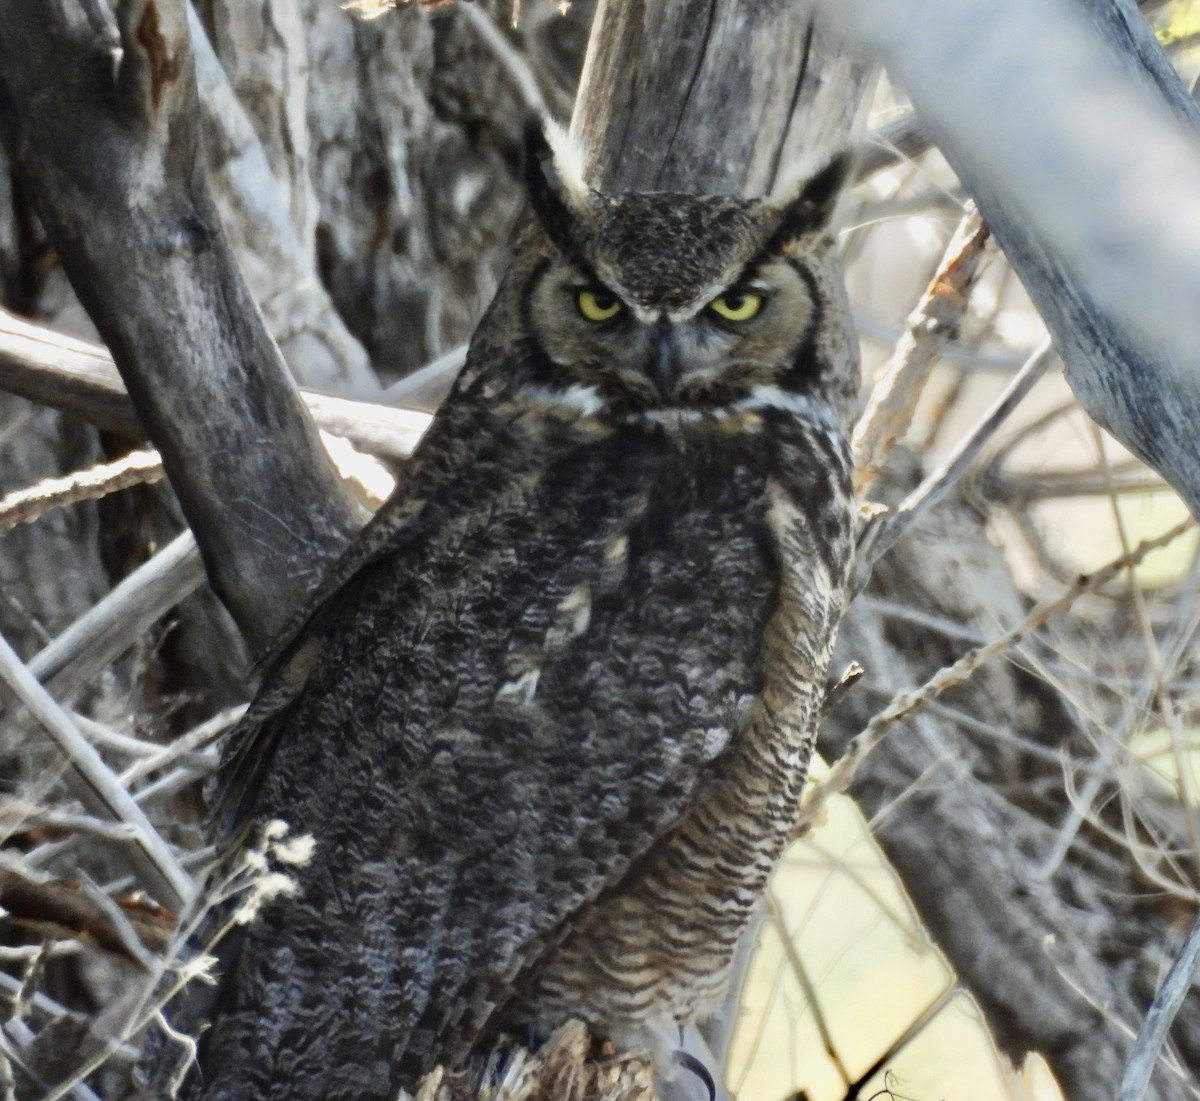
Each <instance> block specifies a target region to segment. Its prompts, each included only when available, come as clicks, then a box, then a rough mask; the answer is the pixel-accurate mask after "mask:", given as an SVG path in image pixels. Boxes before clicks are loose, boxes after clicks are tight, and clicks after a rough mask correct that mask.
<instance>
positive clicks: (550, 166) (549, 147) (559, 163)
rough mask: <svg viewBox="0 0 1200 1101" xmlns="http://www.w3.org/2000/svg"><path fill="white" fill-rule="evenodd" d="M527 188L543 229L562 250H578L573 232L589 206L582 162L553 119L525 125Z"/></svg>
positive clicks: (572, 251) (530, 121)
mask: <svg viewBox="0 0 1200 1101" xmlns="http://www.w3.org/2000/svg"><path fill="white" fill-rule="evenodd" d="M525 187H526V189H527V190H528V192H529V203H530V205H531V206H532V207H533V212H534V214H535V215H537V220H538V221H539V222H540V223H541V225H542V228H543V229H544V230H545V231H546V232H547V233H548V234H549V236H550V239H551V240H552V241H553V242H554V243H555V245H557V246H558V248H559V249H560V250H562V251H563V252H564V253H567V254H573V253H575V252H576V251H578V250H577V247H576V244H575V239H574V234H573V229H574V227H575V225H576V224H577V223H578V217H579V214H580V213H581V211H582V208H583V207H584V205H585V204H586V202H587V194H588V191H587V187H586V185H585V184H584V182H583V176H582V173H581V172H580V171H579V158H578V156H577V155H576V154H575V149H574V146H573V145H572V144H571V141H570V138H569V137H568V136H567V134H566V132H565V131H564V130H563V129H562V127H561V126H559V125H558V124H557V123H556V122H553V121H552V120H550V119H540V118H538V117H537V116H533V117H531V118H530V119H529V120H528V122H526V123H525Z"/></svg>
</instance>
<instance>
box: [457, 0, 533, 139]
mask: <svg viewBox="0 0 1200 1101" xmlns="http://www.w3.org/2000/svg"><path fill="white" fill-rule="evenodd" d="M458 13H459V15H460V16H462V18H464V19H465V20H466V21H467V22H468V23H470V24H471V26H472V27H473V28H474V29H475V33H476V34H478V35H479V37H480V38H482V39H483V41H484V44H485V45H486V46H487V47H488V49H489V50H491V51H492V56H494V57H495V58H496V60H497V61H498V62H500V65H501V67H502V68H503V69H504V71H505V72H506V73H507V74H508V77H509V79H510V80H511V81H512V82H513V84H514V85H516V88H517V91H518V92H519V93H520V96H521V98H522V99H523V100H524V101H525V107H526V109H527V110H529V111H532V112H533V113H534V114H536V115H538V116H539V117H540V118H549V117H550V109H549V108H548V107H547V106H546V100H545V97H544V96H543V95H542V89H541V87H540V86H539V85H538V82H537V78H536V77H535V76H534V75H533V70H532V69H530V67H529V62H527V61H526V60H525V58H523V57H522V56H521V55H520V54H519V53H518V52H517V51H516V50H514V49H513V47H512V43H510V42H509V40H508V39H507V38H505V37H504V33H503V32H502V31H501V30H500V28H499V27H497V26H496V24H495V22H493V20H492V17H491V16H490V15H488V13H487V12H486V11H484V9H483V8H482V7H481V6H480V5H478V4H460V5H459V6H458Z"/></svg>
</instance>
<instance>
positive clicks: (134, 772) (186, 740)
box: [119, 704, 246, 788]
mask: <svg viewBox="0 0 1200 1101" xmlns="http://www.w3.org/2000/svg"><path fill="white" fill-rule="evenodd" d="M245 713H246V705H245V704H241V705H239V706H237V707H227V708H226V709H225V710H224V711H221V712H218V713H217V714H216V715H214V716H213V717H212V718H211V719H206V720H205V721H204V722H202V723H201V724H200V725H199V726H196V727H193V728H192V729H191V730H189V731H188V732H187V733H186V734H183V735H181V736H180V737H178V738H176V739H175V740H174V741H173V742H172V743H171V744H170V745H169V746H166V747H164V748H163V749H161V751H160V752H159V753H157V754H156V755H155V756H153V757H147V758H145V759H143V760H140V761H137V762H135V763H134V764H132V765H130V767H129V768H127V769H126V770H125V771H124V772H122V773H121V775H120V777H119V780H120V784H121V786H122V787H125V788H127V787H129V786H130V785H131V784H134V783H136V782H137V781H138V780H140V779H141V778H142V777H143V776H148V775H149V774H150V773H151V772H154V771H155V770H156V769H160V768H162V767H163V766H164V765H169V764H170V763H171V762H172V761H175V760H177V759H178V758H179V757H182V756H183V755H184V754H187V753H192V752H194V751H195V750H197V749H201V748H202V747H204V746H206V745H208V744H209V742H211V741H213V740H214V739H216V738H218V737H220V735H222V734H223V733H225V731H226V730H228V729H229V728H230V727H231V726H234V725H235V724H237V723H238V722H239V721H240V720H241V717H242V716H243V715H244V714H245Z"/></svg>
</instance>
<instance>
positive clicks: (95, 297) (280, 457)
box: [0, 0, 360, 645]
mask: <svg viewBox="0 0 1200 1101" xmlns="http://www.w3.org/2000/svg"><path fill="white" fill-rule="evenodd" d="M103 14H104V13H103V12H102V11H101V9H100V8H99V7H97V8H93V9H92V10H91V11H90V12H88V13H86V14H85V13H84V12H83V11H82V10H80V8H77V7H75V6H74V5H62V6H59V5H54V6H51V7H46V6H45V5H44V4H41V3H38V2H36V0H5V2H4V3H3V4H0V23H2V24H3V26H4V28H5V33H4V35H3V36H0V137H2V139H3V142H4V145H5V149H6V151H7V152H8V155H9V157H10V159H11V161H12V163H13V167H14V171H15V172H16V173H17V174H18V175H19V176H20V177H21V178H22V179H23V180H25V181H26V184H27V187H28V189H29V191H30V193H31V194H33V195H34V196H35V198H36V201H37V207H38V211H39V214H40V216H41V219H42V221H43V223H44V225H45V227H46V230H47V233H48V234H49V236H50V238H51V240H52V241H53V242H54V245H55V248H56V249H57V251H58V253H59V256H60V258H61V260H62V263H63V266H64V267H65V268H66V270H67V273H68V274H69V275H70V277H71V281H72V284H73V285H74V287H75V288H76V291H77V292H78V294H79V296H80V299H81V301H82V302H83V303H84V305H85V307H86V308H87V309H88V312H89V313H90V314H91V316H92V318H93V320H94V321H95V323H96V326H97V328H98V329H99V330H100V332H101V334H102V335H103V337H104V339H105V342H106V343H107V344H108V346H109V348H110V349H111V350H112V352H113V356H114V359H115V360H116V361H117V363H118V366H119V368H120V370H121V371H122V373H123V377H124V378H125V381H126V385H127V387H128V389H129V392H130V395H131V397H132V399H133V402H134V405H135V407H136V408H137V410H138V415H139V418H140V420H141V421H142V423H143V424H145V425H146V426H147V428H148V429H149V431H150V434H151V437H152V438H153V439H154V441H155V443H156V444H157V446H158V447H159V449H160V451H161V452H162V454H163V458H164V462H165V463H166V467H167V471H168V474H169V476H170V478H171V483H172V485H173V486H174V488H175V490H176V493H177V494H178V496H179V499H180V503H181V504H182V506H183V509H184V513H185V515H186V516H187V517H188V520H189V522H190V524H191V525H192V527H193V530H194V531H195V533H196V536H197V540H198V542H199V544H200V547H201V551H202V553H203V555H204V559H205V565H206V567H207V569H208V572H209V576H210V578H211V579H212V581H213V587H214V589H215V590H216V592H217V593H218V595H219V596H220V597H221V598H222V600H223V601H224V602H225V604H226V606H227V607H228V608H229V609H230V611H231V612H232V613H233V615H234V618H235V619H236V620H237V621H238V623H239V626H240V627H241V629H242V631H243V632H244V634H245V635H246V637H247V638H248V639H249V640H250V641H251V643H252V644H255V645H263V644H265V643H266V641H267V640H268V639H269V638H271V637H272V636H273V634H274V633H275V631H276V630H277V629H278V628H279V626H280V625H281V623H282V622H283V621H284V620H285V619H286V617H287V615H288V612H289V609H291V608H294V607H295V606H296V605H298V604H299V603H300V602H301V601H302V600H303V599H304V597H305V596H306V594H307V593H308V591H309V590H310V589H311V587H312V585H313V584H314V583H315V581H316V579H317V578H318V577H319V576H320V574H321V572H322V570H323V564H324V563H326V562H328V561H329V560H330V559H331V558H332V557H333V556H335V555H336V554H338V553H339V552H340V550H341V549H342V547H343V546H344V545H345V543H346V542H347V540H348V539H349V537H350V535H351V534H352V533H353V532H354V531H355V530H356V529H357V527H358V524H359V522H360V517H359V515H358V514H357V512H356V510H355V508H354V506H353V505H352V504H351V503H350V502H349V500H348V498H347V497H346V496H345V495H344V494H343V493H342V492H341V490H340V488H339V486H338V481H337V477H336V474H335V473H334V470H333V468H332V465H331V464H330V463H329V461H328V459H327V457H326V455H325V454H324V451H323V450H322V449H321V447H320V445H319V442H318V439H317V434H316V429H315V427H314V426H313V424H312V421H311V419H310V418H309V417H308V415H307V413H306V412H305V409H304V406H303V404H302V403H301V401H300V399H299V396H298V394H297V392H296V389H295V386H294V384H293V383H292V382H291V380H290V378H289V377H288V375H287V373H286V370H285V369H284V366H283V361H282V359H281V357H280V355H279V351H278V349H277V348H276V347H275V345H274V343H273V342H272V341H271V339H270V337H269V336H268V334H267V332H266V330H265V329H264V327H263V324H262V320H261V317H260V315H259V313H258V311H257V310H256V308H255V306H254V303H253V301H252V299H251V298H250V295H249V292H248V291H247V289H246V286H245V282H244V281H243V279H242V277H241V275H240V274H239V272H238V270H237V265H236V263H235V261H234V259H233V256H232V253H231V252H230V249H229V246H228V243H227V242H226V240H225V237H224V234H223V232H222V229H221V225H220V221H219V218H218V216H217V212H216V209H215V207H214V206H213V202H212V198H211V196H210V194H209V191H208V187H207V184H206V181H205V176H204V169H203V164H202V161H201V156H200V144H199V134H198V125H199V114H198V110H199V108H198V102H197V94H196V86H195V80H194V77H193V66H192V57H191V53H190V50H189V48H188V35H187V24H186V15H185V8H184V5H183V4H182V3H180V2H178V0H141V2H138V3H128V4H122V5H121V6H120V17H121V25H120V29H119V39H118V38H117V37H116V35H117V31H116V29H115V28H114V27H112V26H111V25H107V26H106V25H105V21H104V20H103ZM118 41H119V44H120V46H121V49H122V51H123V52H122V55H121V60H120V64H119V65H118V66H116V67H115V68H114V66H113V61H112V57H113V55H112V49H113V47H114V45H116V44H117V42H118ZM231 456H236V461H235V462H230V457H231ZM267 486H270V487H272V491H271V492H264V489H265V487H267ZM264 529H265V531H266V533H267V535H266V537H265V538H264Z"/></svg>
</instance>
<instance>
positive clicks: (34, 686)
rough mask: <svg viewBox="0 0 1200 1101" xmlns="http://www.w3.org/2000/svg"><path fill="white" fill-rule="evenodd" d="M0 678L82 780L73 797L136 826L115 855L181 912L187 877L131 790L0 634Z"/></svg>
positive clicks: (105, 815)
mask: <svg viewBox="0 0 1200 1101" xmlns="http://www.w3.org/2000/svg"><path fill="white" fill-rule="evenodd" d="M0 680H3V681H4V683H5V684H7V685H8V687H9V688H10V689H11V690H12V692H13V694H14V695H15V696H16V698H17V700H18V701H19V702H20V704H21V705H22V706H23V707H26V708H27V709H28V710H29V713H30V715H32V716H33V718H34V719H35V720H36V721H37V722H38V724H39V725H40V726H41V727H42V728H43V729H44V730H45V731H46V733H47V734H49V735H50V737H51V739H53V741H54V742H55V744H56V745H57V746H58V747H59V749H60V750H62V752H63V753H64V754H65V756H66V757H67V759H68V760H69V761H70V762H71V763H72V765H73V766H74V768H73V771H74V775H75V776H76V777H77V778H78V780H79V781H80V783H78V784H77V785H76V794H77V795H78V797H79V798H80V799H81V800H82V801H83V804H84V806H86V807H87V808H88V810H90V811H91V812H92V813H93V814H98V815H100V816H101V817H102V818H108V819H110V820H112V821H114V822H128V823H130V824H132V825H133V826H135V827H136V828H137V830H138V832H139V834H140V836H139V837H138V838H137V840H136V842H135V843H134V844H133V845H130V846H126V847H122V848H121V849H120V850H118V851H119V852H120V853H121V854H122V855H123V856H124V857H125V858H126V859H127V860H129V861H130V863H131V864H132V865H133V867H134V870H135V871H136V872H137V873H138V874H139V875H140V876H142V878H143V879H144V880H145V882H146V886H147V887H148V888H149V889H150V890H151V892H152V893H154V894H155V895H157V896H158V898H159V899H160V901H161V902H162V903H163V904H164V905H165V906H167V907H169V908H170V909H172V910H175V911H176V912H178V911H180V910H182V909H183V907H184V906H185V905H186V904H187V902H188V900H189V899H190V898H191V896H192V894H193V884H192V880H191V877H190V876H189V875H188V874H187V873H186V872H185V871H184V870H183V869H182V868H181V867H180V866H179V863H178V861H176V859H175V857H174V855H173V854H172V853H171V850H170V848H169V847H168V846H167V844H166V842H165V841H163V839H162V838H161V837H160V836H159V835H158V833H157V832H156V831H155V829H154V827H153V826H152V825H151V824H150V821H149V819H147V818H146V816H145V814H144V813H142V810H141V808H140V807H138V805H137V803H135V802H134V801H133V799H132V798H131V796H130V795H129V792H127V791H126V790H125V789H124V788H123V787H121V785H120V784H118V783H117V780H116V777H115V776H113V774H112V773H111V772H110V771H109V769H108V766H107V765H105V763H104V761H103V760H102V759H101V757H100V754H99V753H97V752H96V749H95V747H94V746H93V745H92V744H91V743H90V742H89V741H88V740H87V739H86V738H85V737H84V736H83V735H82V734H81V733H80V732H79V730H78V728H77V727H76V726H75V724H74V723H73V722H71V718H70V716H69V715H68V714H67V713H66V711H64V710H63V709H62V707H61V706H60V705H59V704H58V701H57V700H55V699H54V698H53V697H52V696H51V695H50V693H49V692H47V691H46V689H45V688H43V687H42V686H41V685H40V684H39V683H38V681H37V678H36V677H35V676H34V674H33V673H32V672H31V671H30V670H29V668H28V667H27V666H26V665H25V664H23V663H22V661H21V659H20V658H19V657H17V655H16V653H15V651H14V650H13V649H12V647H11V646H9V644H8V641H7V640H6V639H5V638H4V637H3V636H0Z"/></svg>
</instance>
